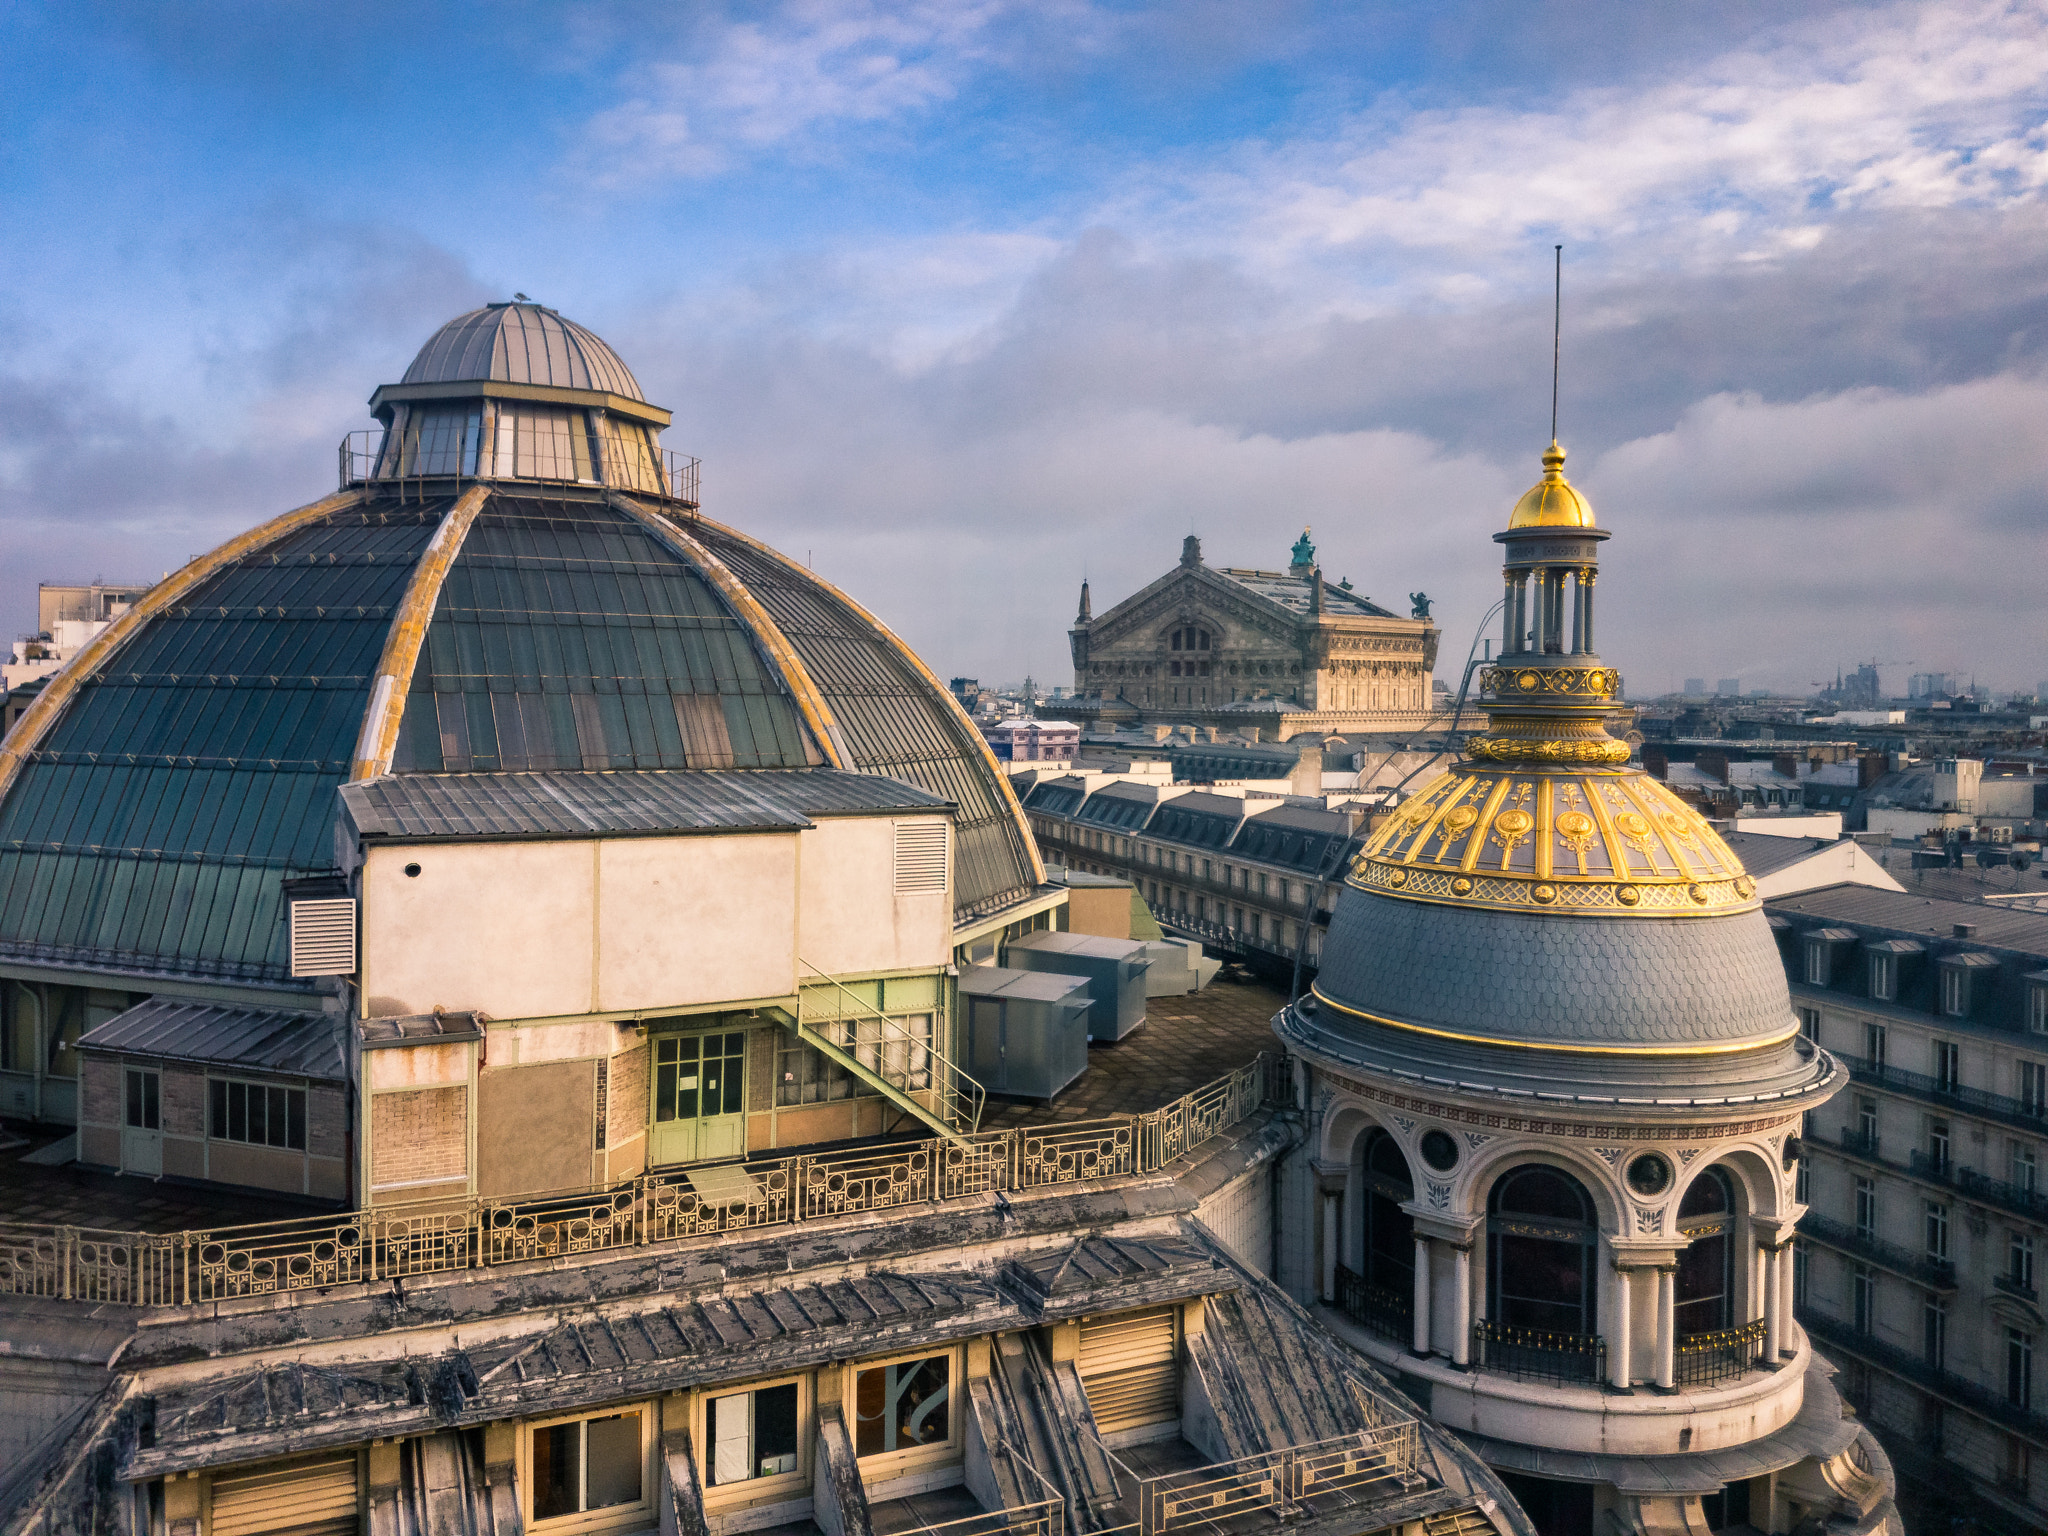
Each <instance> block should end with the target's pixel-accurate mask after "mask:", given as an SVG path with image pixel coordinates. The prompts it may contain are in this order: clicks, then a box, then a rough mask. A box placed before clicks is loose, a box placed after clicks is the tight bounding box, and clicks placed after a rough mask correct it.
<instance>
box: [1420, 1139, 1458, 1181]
mask: <svg viewBox="0 0 2048 1536" xmlns="http://www.w3.org/2000/svg"><path fill="white" fill-rule="evenodd" d="M1422 1160H1423V1161H1424V1162H1425V1163H1427V1164H1429V1166H1430V1167H1432V1168H1434V1169H1435V1170H1436V1171H1437V1172H1438V1173H1448V1172H1450V1171H1451V1169H1453V1168H1455V1167H1457V1166H1458V1144H1457V1142H1456V1141H1454V1140H1453V1139H1452V1138H1451V1134H1450V1132H1448V1131H1425V1132H1424V1133H1423V1136H1422Z"/></svg>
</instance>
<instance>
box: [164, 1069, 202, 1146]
mask: <svg viewBox="0 0 2048 1536" xmlns="http://www.w3.org/2000/svg"><path fill="white" fill-rule="evenodd" d="M163 1107H164V1134H165V1135H166V1136H204V1135H205V1134H206V1074H205V1073H204V1072H197V1071H193V1070H191V1069H189V1068H183V1067H166V1068H164V1086H163Z"/></svg>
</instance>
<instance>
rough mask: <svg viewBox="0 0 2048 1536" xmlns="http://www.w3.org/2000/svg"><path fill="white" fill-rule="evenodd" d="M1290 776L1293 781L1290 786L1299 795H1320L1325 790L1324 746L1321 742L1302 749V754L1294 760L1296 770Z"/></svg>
mask: <svg viewBox="0 0 2048 1536" xmlns="http://www.w3.org/2000/svg"><path fill="white" fill-rule="evenodd" d="M1288 777H1289V779H1290V780H1291V781H1292V782H1290V783H1289V785H1288V788H1289V789H1290V790H1292V791H1293V792H1294V793H1295V794H1297V795H1320V794H1321V793H1322V792H1323V748H1322V744H1321V743H1320V742H1318V743H1316V744H1315V745H1313V746H1306V747H1303V748H1302V749H1301V755H1300V756H1298V757H1297V758H1295V760H1294V772H1293V773H1291V774H1290V775H1288Z"/></svg>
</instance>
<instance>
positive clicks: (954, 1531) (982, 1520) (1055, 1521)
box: [895, 1451, 1067, 1536]
mask: <svg viewBox="0 0 2048 1536" xmlns="http://www.w3.org/2000/svg"><path fill="white" fill-rule="evenodd" d="M1006 1460H1007V1464H1008V1465H1009V1467H1010V1468H1011V1470H1012V1471H1015V1472H1018V1473H1021V1474H1023V1478H1024V1479H1026V1480H1028V1485H1030V1486H1034V1487H1035V1488H1036V1489H1037V1491H1038V1492H1039V1493H1041V1494H1043V1495H1044V1497H1043V1498H1041V1499H1039V1500H1038V1502H1037V1503H1035V1504H1012V1505H1009V1506H1007V1507H1005V1508H1003V1509H987V1510H983V1511H982V1512H981V1513H980V1514H975V1515H963V1516H961V1517H960V1518H959V1519H957V1520H941V1521H939V1522H938V1523H937V1524H936V1525H913V1526H909V1527H906V1528H903V1529H901V1530H898V1531H896V1533H895V1536H1064V1532H1065V1531H1066V1528H1067V1501H1066V1499H1065V1498H1064V1497H1063V1496H1062V1495H1061V1494H1060V1491H1059V1489H1057V1488H1055V1487H1054V1486H1053V1485H1052V1484H1051V1483H1049V1482H1047V1481H1046V1479H1045V1475H1044V1474H1043V1473H1041V1472H1040V1471H1039V1470H1038V1468H1036V1467H1034V1466H1033V1465H1032V1464H1031V1463H1030V1462H1029V1461H1027V1460H1026V1459H1025V1458H1024V1457H1023V1456H1020V1455H1018V1454H1016V1453H1015V1452H1014V1451H1012V1452H1011V1453H1010V1455H1009V1456H1008V1457H1007V1458H1006ZM905 1502H906V1503H908V1502H909V1501H908V1500H906V1501H905Z"/></svg>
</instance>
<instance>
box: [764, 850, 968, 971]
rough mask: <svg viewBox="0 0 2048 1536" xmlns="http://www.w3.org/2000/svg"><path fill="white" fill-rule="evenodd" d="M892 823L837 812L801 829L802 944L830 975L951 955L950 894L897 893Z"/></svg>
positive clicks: (938, 962)
mask: <svg viewBox="0 0 2048 1536" xmlns="http://www.w3.org/2000/svg"><path fill="white" fill-rule="evenodd" d="M906 819H908V818H906ZM915 819H916V820H921V821H941V822H942V821H943V818H940V817H920V818H915ZM895 826H896V823H895V820H894V819H892V818H890V817H886V816H862V817H839V818H834V819H831V820H825V821H820V822H819V823H818V825H817V828H816V829H815V830H814V831H810V832H806V833H804V834H803V852H802V858H803V874H802V879H801V890H802V918H801V922H802V933H801V943H800V948H801V950H802V953H803V958H804V960H805V961H806V962H807V963H809V964H810V965H813V966H816V967H817V968H818V969H819V970H822V971H824V972H825V973H826V974H827V975H829V976H858V975H862V974H865V973H867V972H871V971H886V970H898V969H911V968H914V967H919V966H932V965H944V964H945V963H946V962H947V961H948V960H949V959H950V958H951V957H952V948H951V946H952V918H953V903H952V898H951V896H950V895H949V894H948V893H947V892H946V891H943V890H941V891H929V892H923V893H919V894H911V895H902V896H899V895H897V894H896V883H897V882H896V879H895V873H894V871H895V858H896V833H895Z"/></svg>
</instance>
